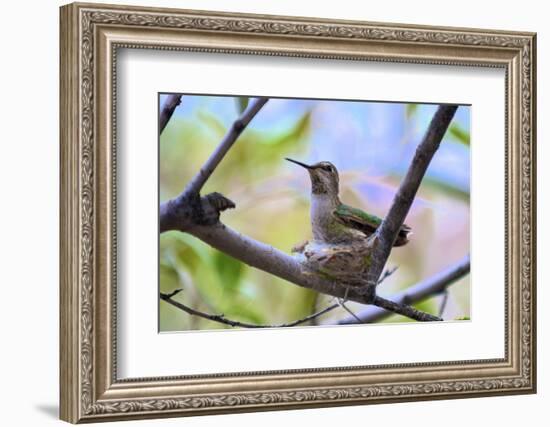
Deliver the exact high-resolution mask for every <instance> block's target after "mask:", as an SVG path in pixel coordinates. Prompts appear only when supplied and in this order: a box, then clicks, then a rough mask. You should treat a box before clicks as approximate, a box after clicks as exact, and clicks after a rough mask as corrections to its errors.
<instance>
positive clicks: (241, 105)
mask: <svg viewBox="0 0 550 427" xmlns="http://www.w3.org/2000/svg"><path fill="white" fill-rule="evenodd" d="M235 99H236V101H237V110H238V111H239V114H242V113H243V112H244V110H246V107H248V101H249V100H250V98H248V96H238V97H237V98H235Z"/></svg>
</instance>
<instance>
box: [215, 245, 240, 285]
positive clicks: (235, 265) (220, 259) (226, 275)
mask: <svg viewBox="0 0 550 427" xmlns="http://www.w3.org/2000/svg"><path fill="white" fill-rule="evenodd" d="M214 266H215V267H216V270H217V272H218V275H219V277H220V283H221V284H223V287H224V289H228V290H232V291H236V290H238V288H239V287H240V278H241V275H242V273H243V270H244V265H243V263H242V262H240V261H237V260H236V259H235V258H233V257H230V256H229V255H226V254H224V253H223V252H219V251H216V252H215V253H214Z"/></svg>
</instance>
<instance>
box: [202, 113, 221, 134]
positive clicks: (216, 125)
mask: <svg viewBox="0 0 550 427" xmlns="http://www.w3.org/2000/svg"><path fill="white" fill-rule="evenodd" d="M197 116H198V118H199V120H200V121H201V122H203V124H205V125H206V126H207V127H208V128H209V129H210V130H211V131H213V132H214V133H215V134H216V135H218V136H223V135H225V133H226V132H227V128H226V127H225V125H224V124H223V123H222V122H221V121H220V120H219V119H218V118H217V117H216V116H214V115H213V114H211V113H209V112H207V111H204V110H201V111H199V112H198V113H197Z"/></svg>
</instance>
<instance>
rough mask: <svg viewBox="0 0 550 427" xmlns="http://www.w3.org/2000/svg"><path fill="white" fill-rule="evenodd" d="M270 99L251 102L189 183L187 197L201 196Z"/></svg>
mask: <svg viewBox="0 0 550 427" xmlns="http://www.w3.org/2000/svg"><path fill="white" fill-rule="evenodd" d="M268 100H269V98H255V99H254V100H253V101H251V102H249V104H248V107H246V110H244V111H243V113H242V114H241V116H240V117H239V118H238V119H237V120H235V122H234V123H233V125H232V126H231V128H230V129H229V132H227V134H226V135H225V136H224V138H223V139H222V141H221V142H220V144H219V145H218V147H217V148H216V150H215V151H214V152H213V153H212V154H211V155H210V157H209V158H208V160H206V162H205V163H204V165H203V166H202V168H201V169H200V170H199V172H198V173H197V174H196V175H195V176H194V177H193V179H192V180H191V181H190V182H189V184H188V185H187V187H186V188H185V191H184V192H183V193H184V194H186V195H193V194H199V193H200V191H201V189H202V187H203V185H204V184H205V183H206V181H207V180H208V178H210V175H212V172H214V169H216V167H217V166H218V164H219V163H220V162H221V160H222V159H223V157H224V156H225V155H226V154H227V152H228V151H229V149H230V148H231V147H232V146H233V144H234V143H235V141H236V140H237V138H238V137H239V135H240V134H241V133H242V132H243V131H244V130H245V129H246V127H247V126H248V124H249V123H250V121H251V120H252V119H253V118H254V116H256V114H257V113H258V111H260V110H261V109H262V107H263V106H264V105H265V104H266V102H267V101H268Z"/></svg>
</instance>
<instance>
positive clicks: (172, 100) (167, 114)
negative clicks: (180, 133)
mask: <svg viewBox="0 0 550 427" xmlns="http://www.w3.org/2000/svg"><path fill="white" fill-rule="evenodd" d="M180 104H181V95H168V98H166V101H165V102H164V105H163V106H162V110H161V112H160V115H159V135H160V134H161V133H162V131H163V130H164V128H165V127H166V125H167V124H168V122H169V121H170V119H171V118H172V114H174V110H175V109H176V107H177V106H178V105H180Z"/></svg>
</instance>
